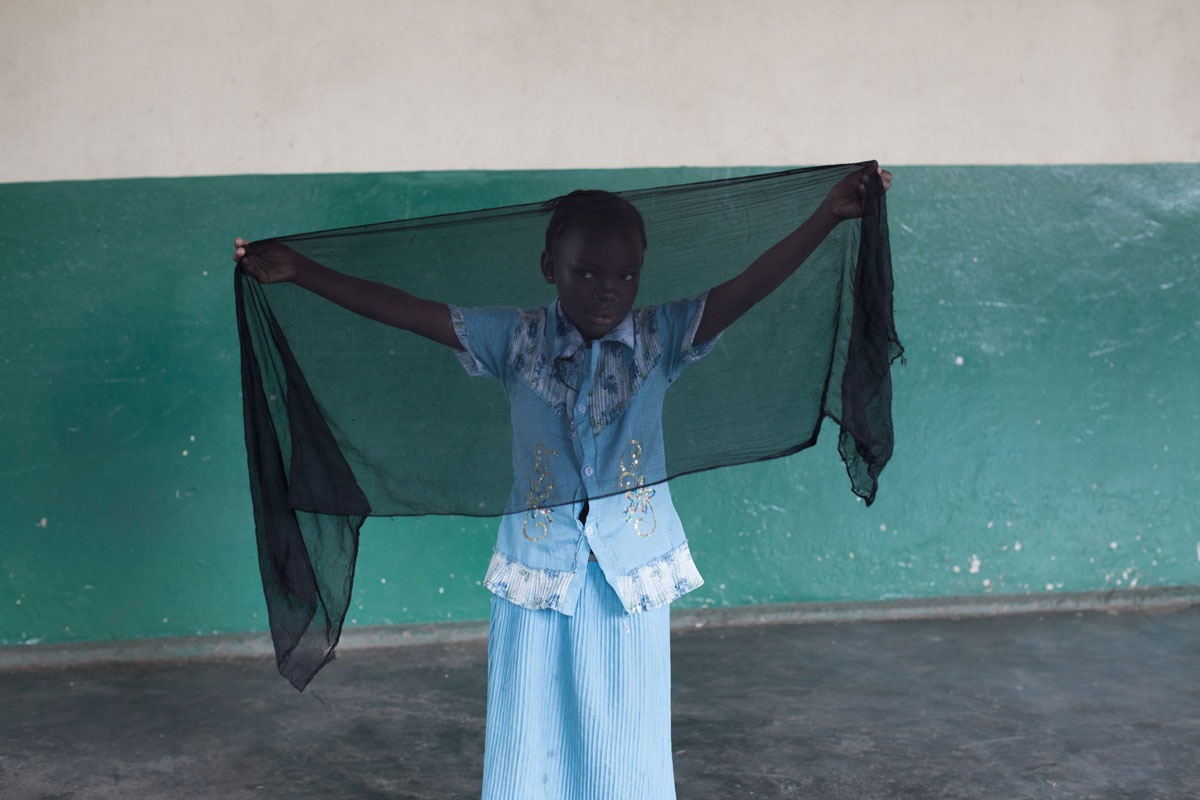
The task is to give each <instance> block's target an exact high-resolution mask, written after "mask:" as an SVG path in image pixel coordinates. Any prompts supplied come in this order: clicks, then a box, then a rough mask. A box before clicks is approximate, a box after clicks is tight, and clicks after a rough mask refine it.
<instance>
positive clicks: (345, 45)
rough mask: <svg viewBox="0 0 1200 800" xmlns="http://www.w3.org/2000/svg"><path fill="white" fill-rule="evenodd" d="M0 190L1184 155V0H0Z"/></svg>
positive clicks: (1195, 149) (1190, 82)
mask: <svg viewBox="0 0 1200 800" xmlns="http://www.w3.org/2000/svg"><path fill="white" fill-rule="evenodd" d="M0 23H2V24H0V52H2V53H3V54H4V55H3V61H2V62H0V63H2V64H3V67H2V70H0V96H2V97H3V109H4V113H3V114H0V141H3V143H4V145H5V146H4V147H3V148H0V181H5V182H8V181H25V180H56V179H89V178H115V177H133V176H190V175H221V174H244V173H294V172H360V171H361V172H373V171H393V170H423V169H534V168H582V167H600V168H618V167H636V166H676V165H690V166H730V165H789V164H809V163H832V162H840V161H854V160H859V159H862V158H868V157H873V156H874V157H878V158H880V159H881V160H882V161H884V162H885V163H888V164H985V163H988V164H1016V163H1028V164H1035V163H1132V162H1148V161H1197V160H1200V103H1197V102H1195V101H1196V92H1197V87H1200V58H1198V57H1197V55H1196V48H1195V45H1196V43H1197V42H1200V3H1197V2H1195V0H1144V2H1140V3H1130V2H1126V1H1125V0H1054V1H1051V2H1040V3H1039V2H1016V1H1015V0H974V1H972V2H962V1H961V0H925V1H924V2H887V1H886V0H860V1H859V2H856V3H853V4H848V3H841V2H828V1H826V2H811V1H808V0H803V1H798V0H747V2H739V3H730V2H728V0H691V1H690V2H685V1H684V0H658V2H654V3H646V2H644V1H642V0H603V1H602V2H570V1H569V0H559V2H549V1H548V0H508V1H507V2H497V1H495V0H492V1H491V2H489V1H487V0H438V1H437V2H432V1H431V0H425V1H424V2H411V1H401V0H396V1H395V2H385V1H384V0H344V2H340V3H329V2H326V0H294V1H293V2H283V1H282V0H274V1H273V2H260V3H254V4H247V3H244V2H235V0H212V1H211V2H205V3H193V2H183V1H182V0H172V1H170V2H132V0H91V1H90V2H85V1H84V0H47V2H37V3H34V2H27V3H5V4H4V7H3V9H2V10H0Z"/></svg>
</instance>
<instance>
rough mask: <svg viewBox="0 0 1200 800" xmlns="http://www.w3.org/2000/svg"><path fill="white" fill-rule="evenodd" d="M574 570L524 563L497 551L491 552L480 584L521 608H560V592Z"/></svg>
mask: <svg viewBox="0 0 1200 800" xmlns="http://www.w3.org/2000/svg"><path fill="white" fill-rule="evenodd" d="M574 575H575V573H574V572H570V571H560V570H553V569H537V568H534V567H527V566H525V565H524V564H522V563H521V562H520V561H516V560H515V559H512V558H509V557H508V556H506V555H504V554H503V553H501V552H500V551H498V550H497V551H494V552H493V553H492V560H491V561H490V562H489V563H488V569H487V574H486V575H484V577H483V585H484V586H486V587H487V588H488V590H489V591H491V592H492V593H493V594H495V595H496V596H497V597H503V598H504V599H505V600H508V601H509V602H510V603H516V604H517V605H519V606H521V607H523V608H533V609H539V608H549V609H553V610H555V611H562V599H563V595H564V594H565V593H566V591H567V586H568V585H569V584H570V583H571V578H572V577H574Z"/></svg>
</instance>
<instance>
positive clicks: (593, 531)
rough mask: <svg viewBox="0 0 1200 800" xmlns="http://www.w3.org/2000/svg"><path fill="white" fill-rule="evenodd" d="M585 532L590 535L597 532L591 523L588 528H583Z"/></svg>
mask: <svg viewBox="0 0 1200 800" xmlns="http://www.w3.org/2000/svg"><path fill="white" fill-rule="evenodd" d="M583 532H584V533H586V534H587V535H588V536H591V535H592V534H593V533H595V532H596V529H595V528H593V527H592V526H591V525H588V526H587V527H586V528H584V529H583Z"/></svg>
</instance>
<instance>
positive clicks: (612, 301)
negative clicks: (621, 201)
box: [542, 216, 643, 344]
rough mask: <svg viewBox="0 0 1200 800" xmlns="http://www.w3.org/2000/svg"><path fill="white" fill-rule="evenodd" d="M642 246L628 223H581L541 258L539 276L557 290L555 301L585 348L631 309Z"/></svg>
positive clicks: (595, 219)
mask: <svg viewBox="0 0 1200 800" xmlns="http://www.w3.org/2000/svg"><path fill="white" fill-rule="evenodd" d="M642 250H643V248H642V242H641V238H640V237H639V235H638V233H637V231H636V230H634V228H633V227H632V226H631V225H629V224H628V223H624V222H619V221H615V220H606V219H603V218H599V217H594V216H591V217H583V218H580V219H579V220H578V221H576V222H574V223H573V224H572V225H571V226H570V227H569V228H567V229H566V230H565V231H563V233H562V235H560V236H559V237H558V239H557V241H555V243H554V247H553V250H552V251H546V252H543V253H542V274H543V275H545V276H546V279H547V280H551V281H553V283H554V285H555V286H556V287H558V300H559V303H560V304H561V305H562V308H563V311H565V312H566V314H567V317H568V318H569V319H570V320H571V322H573V323H575V327H576V328H578V329H579V332H580V333H582V334H583V337H584V339H585V340H586V341H587V342H588V344H591V342H592V341H593V340H595V339H599V338H600V337H601V336H603V335H604V334H606V333H608V332H609V331H611V330H612V329H613V328H615V327H616V326H617V325H618V324H619V323H620V322H621V320H623V319H625V315H627V314H628V313H629V312H630V310H631V309H632V308H633V301H634V299H635V298H636V297H637V291H638V280H639V279H640V277H641V273H642Z"/></svg>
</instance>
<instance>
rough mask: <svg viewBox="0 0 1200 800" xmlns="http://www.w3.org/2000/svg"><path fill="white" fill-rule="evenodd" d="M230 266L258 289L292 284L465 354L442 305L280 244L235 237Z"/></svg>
mask: <svg viewBox="0 0 1200 800" xmlns="http://www.w3.org/2000/svg"><path fill="white" fill-rule="evenodd" d="M247 248H249V250H247ZM233 260H234V261H237V262H238V263H240V264H241V265H242V269H243V270H244V271H245V272H246V274H247V275H249V276H250V277H252V278H254V279H255V280H257V281H258V282H260V283H280V282H282V281H291V282H292V283H295V284H297V285H298V286H303V287H304V288H305V289H308V290H309V291H310V292H314V293H316V294H319V295H320V296H321V297H324V298H325V299H326V300H330V301H332V302H334V303H337V304H338V305H339V306H341V307H343V308H347V309H349V310H351V311H353V312H354V313H356V314H361V315H362V316H364V317H367V318H368V319H373V320H376V321H377V322H382V323H384V324H385V325H391V326H393V327H396V328H402V329H404V330H406V331H412V332H413V333H416V334H419V335H421V336H424V337H425V338H426V339H432V340H433V341H435V342H437V343H439V344H444V345H446V346H447V347H453V348H454V349H456V350H462V349H463V346H462V344H461V343H460V342H459V341H458V336H457V335H456V334H455V333H454V327H453V326H452V325H451V323H450V308H449V306H447V305H446V304H445V303H438V302H435V301H433V300H425V299H424V298H421V297H415V296H413V295H411V294H409V293H408V292H405V291H402V290H400V289H397V288H396V287H394V286H388V285H387V284H386V283H377V282H376V281H369V280H366V279H365V278H356V277H354V276H353V275H346V274H345V273H342V272H338V271H337V270H333V269H330V268H329V267H326V266H325V265H323V264H318V263H317V262H316V261H313V260H312V259H311V258H308V257H306V256H303V255H301V254H300V253H297V252H296V251H295V250H293V249H292V248H290V247H288V246H287V245H284V244H281V243H279V242H263V243H260V244H258V245H255V246H251V244H250V242H247V241H246V240H245V239H242V238H240V237H239V238H237V239H235V240H234V249H233Z"/></svg>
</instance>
